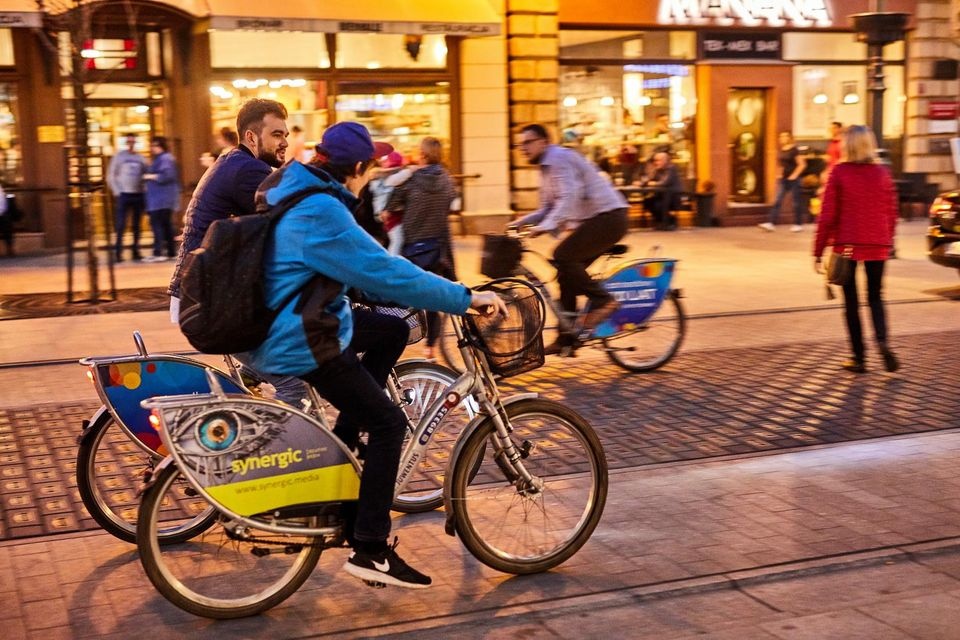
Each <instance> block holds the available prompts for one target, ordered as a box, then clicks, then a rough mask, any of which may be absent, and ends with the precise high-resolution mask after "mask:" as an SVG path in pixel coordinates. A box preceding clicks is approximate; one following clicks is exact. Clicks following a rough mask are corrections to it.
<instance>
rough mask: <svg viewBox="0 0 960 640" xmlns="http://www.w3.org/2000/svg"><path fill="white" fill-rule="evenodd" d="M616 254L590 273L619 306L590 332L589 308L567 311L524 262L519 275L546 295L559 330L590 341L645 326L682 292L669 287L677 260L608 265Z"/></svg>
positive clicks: (645, 259) (528, 250)
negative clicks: (670, 298) (586, 320)
mask: <svg viewBox="0 0 960 640" xmlns="http://www.w3.org/2000/svg"><path fill="white" fill-rule="evenodd" d="M523 253H529V254H533V255H536V256H539V257H540V258H542V259H543V260H546V261H547V262H550V261H549V260H548V259H547V258H545V257H544V256H542V255H541V254H539V253H537V252H536V251H533V250H532V249H528V248H526V247H524V248H523ZM616 257H617V256H615V255H612V254H609V253H608V254H605V259H604V261H603V262H602V263H601V265H600V267H599V268H594V269H592V270H591V274H590V275H591V277H593V278H594V279H595V280H600V281H601V282H602V284H603V286H604V288H605V289H606V290H607V291H608V292H609V293H610V294H611V295H612V296H613V297H614V298H615V299H616V300H617V302H619V303H620V305H621V306H620V309H618V310H617V311H616V312H615V313H614V314H613V315H612V316H611V317H610V318H608V319H606V320H604V321H603V322H602V323H600V324H599V325H597V326H596V327H595V328H594V329H593V330H592V331H589V332H586V331H584V330H583V320H584V318H585V317H586V314H587V311H588V310H587V309H583V310H581V311H579V312H568V311H564V310H563V309H561V308H560V305H559V304H558V302H557V301H556V300H555V299H554V298H553V295H552V294H551V293H550V290H549V288H548V287H547V283H546V282H544V281H543V280H541V279H540V278H539V277H538V276H537V275H536V274H535V273H534V272H533V271H532V270H530V269H529V268H528V267H527V266H526V265H524V264H523V263H522V262H521V263H520V264H519V265H518V266H517V270H516V271H517V275H519V276H520V277H522V278H524V279H526V280H528V281H529V282H530V284H531V285H533V286H534V288H536V289H537V291H538V292H539V293H540V295H541V296H543V299H544V301H545V302H546V304H547V306H548V307H549V308H550V310H551V311H553V314H554V315H555V316H556V318H557V323H558V325H559V328H560V330H561V331H562V332H565V333H569V334H572V335H575V336H577V337H578V340H579V341H580V342H581V343H583V344H587V343H590V342H595V341H598V340H603V339H606V338H610V337H613V336H615V335H617V334H618V333H620V332H621V331H624V330H627V329H626V328H627V327H632V326H636V325H642V324H643V323H644V322H646V320H647V319H649V318H650V317H651V316H652V315H653V314H654V313H655V312H656V310H657V309H658V308H659V306H660V305H661V304H662V303H663V301H664V300H665V299H666V298H667V297H668V296H671V295H680V294H679V292H678V291H677V290H675V289H672V288H671V287H670V283H671V279H672V277H673V273H674V270H675V267H676V262H677V261H676V260H673V259H670V258H659V257H653V258H641V259H637V260H631V261H629V262H627V263H626V264H623V265H620V266H619V267H618V268H617V269H615V270H611V269H609V268H608V265H609V264H610V261H611V260H614V259H615V258H616ZM601 274H605V275H601Z"/></svg>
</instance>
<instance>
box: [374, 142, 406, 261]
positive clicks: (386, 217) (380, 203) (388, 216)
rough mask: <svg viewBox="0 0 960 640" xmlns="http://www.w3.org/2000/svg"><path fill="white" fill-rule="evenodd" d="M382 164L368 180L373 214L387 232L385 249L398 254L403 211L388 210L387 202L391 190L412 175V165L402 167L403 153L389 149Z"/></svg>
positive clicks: (400, 242) (401, 241)
mask: <svg viewBox="0 0 960 640" xmlns="http://www.w3.org/2000/svg"><path fill="white" fill-rule="evenodd" d="M382 163H383V164H382V165H381V166H380V168H379V169H378V170H377V174H376V176H374V178H373V180H371V181H370V191H371V193H373V214H374V215H375V216H377V218H378V219H379V220H380V222H381V223H382V224H383V228H384V230H385V231H386V232H387V238H388V239H389V243H388V245H387V251H389V252H390V255H392V256H398V255H400V251H401V250H402V249H403V211H399V210H398V211H390V210H388V209H387V202H389V201H390V195H391V194H392V193H393V190H394V189H395V188H396V187H397V186H399V185H401V184H403V183H404V182H406V181H407V180H409V179H410V176H412V175H413V168H412V167H404V166H403V164H404V159H403V154H401V153H400V152H399V151H391V152H390V153H389V154H387V156H386V157H384V158H383V159H382Z"/></svg>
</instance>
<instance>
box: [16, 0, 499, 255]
mask: <svg viewBox="0 0 960 640" xmlns="http://www.w3.org/2000/svg"><path fill="white" fill-rule="evenodd" d="M85 6H86V7H87V9H88V10H89V13H87V14H84V15H82V16H81V15H80V14H77V13H76V12H75V11H74V12H72V13H73V14H75V15H74V16H72V17H70V18H67V17H65V16H70V13H67V14H57V15H53V14H49V13H48V14H44V13H42V12H40V11H39V10H38V7H37V3H35V2H30V1H29V0H0V172H2V180H3V184H4V185H5V186H7V187H14V186H17V185H19V186H20V187H21V188H23V189H33V190H36V191H41V190H43V191H50V192H52V193H56V194H58V195H57V197H59V198H60V201H59V202H58V203H54V202H46V201H45V202H40V201H39V200H37V201H36V202H31V203H30V205H29V206H28V207H26V209H27V210H28V213H32V217H31V218H30V221H29V223H24V224H22V225H21V228H20V229H19V230H20V231H36V232H38V235H39V234H43V236H44V238H43V240H42V241H43V243H44V244H45V245H46V246H47V247H59V246H63V244H64V243H65V241H66V233H65V226H66V223H65V219H66V218H65V216H66V214H65V211H64V210H63V209H64V208H65V205H64V202H63V193H64V190H65V188H66V186H67V184H68V183H69V182H70V181H71V180H73V179H74V178H75V171H74V170H73V169H72V168H71V167H72V165H71V160H70V159H69V158H68V157H67V156H68V155H69V153H70V152H69V150H68V151H67V153H66V154H65V151H64V150H65V148H67V147H69V143H70V141H72V140H73V139H74V136H73V132H74V130H75V127H74V122H75V118H74V114H73V113H72V105H73V102H72V101H71V96H72V95H73V87H75V86H76V84H75V83H74V84H73V86H71V84H72V83H71V81H70V80H71V76H70V73H69V69H70V68H71V67H70V60H69V55H68V54H67V51H68V50H69V46H70V45H71V44H72V45H76V44H77V42H76V41H77V40H78V39H77V38H73V39H71V38H70V37H69V36H68V35H66V33H67V32H74V33H78V32H80V31H81V30H82V32H83V34H84V35H83V37H82V38H81V39H82V43H80V44H81V45H82V47H83V54H82V55H83V63H82V64H83V65H84V67H85V72H86V75H85V78H86V81H85V84H84V85H83V86H84V87H85V90H84V93H85V100H84V105H85V112H86V119H85V120H86V122H87V125H88V129H89V135H88V138H87V142H88V145H89V147H90V150H91V153H92V154H94V155H97V156H98V157H99V158H100V159H99V160H94V161H92V162H91V166H92V167H93V169H92V172H91V175H90V179H92V180H98V179H101V178H102V172H103V167H105V166H106V165H107V163H108V162H109V159H110V157H111V156H112V155H113V154H114V153H115V152H116V150H117V149H118V148H121V142H122V139H123V137H124V136H125V135H127V134H130V133H133V134H135V135H137V136H138V139H139V141H138V144H137V149H138V150H140V151H141V152H143V153H144V154H146V153H147V152H148V149H149V144H148V142H149V138H150V136H153V135H166V136H167V137H168V138H169V139H170V141H171V143H172V147H173V151H174V154H175V156H176V157H177V158H178V160H179V162H180V165H181V173H182V179H183V182H184V186H185V187H186V193H187V194H189V191H190V189H191V187H192V186H193V185H195V184H196V183H197V181H198V180H199V178H200V176H201V175H202V172H203V171H204V169H205V167H204V163H203V161H202V159H203V156H204V155H205V154H210V153H216V152H217V151H218V146H219V144H220V140H219V139H218V134H219V132H220V130H221V129H223V128H228V129H231V130H232V129H234V128H235V122H236V113H237V110H238V108H239V105H240V104H241V103H242V102H243V101H244V100H246V99H248V98H251V97H255V96H260V97H269V98H273V99H276V100H279V101H280V102H282V103H284V104H285V106H286V107H287V108H288V110H289V113H290V119H289V121H288V125H289V126H290V127H291V129H293V127H296V130H295V131H296V132H297V133H296V134H295V135H292V136H291V145H292V146H293V148H294V153H295V154H296V155H297V156H298V157H299V158H301V159H306V158H308V157H309V155H310V150H311V149H312V147H313V145H314V144H315V143H316V141H317V140H318V139H319V137H320V135H321V133H322V132H323V130H324V129H325V128H326V127H327V126H328V125H330V124H332V123H334V122H337V121H342V120H358V121H361V122H363V123H364V124H366V125H367V126H368V127H369V128H370V129H371V132H372V133H373V135H374V136H375V137H377V138H380V139H386V140H389V141H390V142H392V143H393V144H394V145H395V146H396V147H397V148H398V149H400V150H401V151H402V152H404V153H405V154H406V155H408V156H409V157H410V158H412V159H415V158H416V149H417V147H418V145H419V142H420V140H421V139H422V138H423V137H424V136H428V135H429V136H435V137H437V138H439V139H440V140H441V141H442V142H443V143H444V148H445V151H446V154H447V157H446V161H447V164H448V166H449V167H450V169H451V172H452V173H455V174H457V173H463V172H465V170H466V169H469V168H470V167H466V166H465V164H464V162H463V148H464V144H465V133H464V129H465V128H469V125H468V126H467V127H465V125H464V120H465V119H466V120H469V119H470V118H469V114H470V111H471V109H472V108H473V107H471V106H470V105H469V104H467V106H466V107H465V106H464V103H465V102H467V103H469V101H470V100H471V99H472V94H471V95H469V96H466V98H465V97H464V92H465V87H469V86H471V85H470V82H471V81H470V80H468V81H467V82H466V83H465V82H464V81H463V79H462V76H463V69H464V64H465V63H464V57H465V56H464V53H463V51H464V49H465V48H466V49H469V47H468V46H467V44H468V43H469V42H470V41H471V40H474V39H478V38H480V39H482V38H485V37H493V38H496V37H497V36H498V34H499V33H500V31H501V28H502V19H503V18H502V15H501V14H500V13H498V12H497V11H496V10H495V9H494V8H493V5H492V4H491V3H490V2H489V1H488V0H466V1H464V2H458V3H455V4H454V3H446V2H440V1H439V0H411V1H409V2H403V3H380V2H374V1H373V0H355V1H354V2H351V3H348V4H343V5H330V4H317V3H315V2H308V1H306V0H302V1H290V2H283V3H275V4H274V5H267V4H264V3H263V2H260V1H255V0H188V1H173V0H154V1H151V0H138V1H137V2H135V3H115V2H94V3H90V4H89V5H85ZM54 25H55V26H56V27H57V28H56V29H54V30H56V31H60V33H61V35H60V37H59V42H58V43H57V44H58V45H59V50H60V51H59V55H56V54H54V53H53V51H54V50H55V49H56V47H57V44H54V46H53V47H48V46H45V43H44V42H43V38H42V37H40V35H39V33H38V32H35V31H34V30H33V29H29V28H18V27H41V26H47V27H51V26H54ZM71 25H74V26H75V27H76V28H72V27H71ZM494 62H496V63H499V64H501V65H502V64H503V57H501V58H499V59H496V60H494ZM506 109H507V106H506V104H505V102H504V104H502V105H501V106H500V110H501V112H505V111H506ZM20 113H23V114H25V115H24V116H23V117H22V116H21V115H20ZM505 128H506V118H505V117H503V130H502V131H501V132H499V135H500V136H501V138H502V139H503V140H504V141H505V140H506V131H505ZM475 129H476V127H474V131H472V132H468V135H469V137H471V138H479V139H482V138H483V135H482V134H479V135H478V132H477V131H475ZM504 146H505V145H504ZM505 171H506V170H505V169H504V173H505ZM496 179H500V180H501V182H502V183H503V184H502V185H501V190H503V191H504V193H505V190H504V187H505V182H506V179H505V178H503V177H502V176H497V177H496ZM478 192H479V191H478ZM482 199H483V198H482V197H480V196H478V197H477V202H478V203H479V202H480V201H481V200H482ZM500 200H501V201H505V200H506V196H503V197H501V198H500ZM28 226H29V228H28Z"/></svg>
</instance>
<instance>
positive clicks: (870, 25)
mask: <svg viewBox="0 0 960 640" xmlns="http://www.w3.org/2000/svg"><path fill="white" fill-rule="evenodd" d="M909 17H910V14H909V13H900V12H872V13H855V14H853V15H851V16H850V20H851V21H852V22H853V27H854V29H856V30H857V42H865V43H866V44H867V58H868V63H869V65H868V68H867V113H868V114H869V115H870V128H871V129H873V133H874V134H875V135H876V136H877V141H878V142H880V146H883V142H882V141H883V92H884V91H886V89H887V87H886V85H884V84H883V77H884V76H883V48H884V47H885V46H886V45H888V44H890V43H891V42H896V41H898V40H903V37H904V31H905V27H906V24H907V19H908V18H909Z"/></svg>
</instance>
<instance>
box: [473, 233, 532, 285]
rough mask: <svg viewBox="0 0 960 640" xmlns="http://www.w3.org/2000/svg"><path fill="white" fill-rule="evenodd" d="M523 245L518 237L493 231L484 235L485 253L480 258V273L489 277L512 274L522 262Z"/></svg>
mask: <svg viewBox="0 0 960 640" xmlns="http://www.w3.org/2000/svg"><path fill="white" fill-rule="evenodd" d="M522 254H523V245H522V244H521V243H520V240H519V239H517V238H512V237H510V236H501V235H496V234H493V233H485V234H484V235H483V254H482V256H481V258H480V273H482V274H483V275H485V276H487V277H488V278H507V277H509V276H512V275H513V274H514V272H515V271H516V269H517V266H518V265H519V264H520V256H521V255H522Z"/></svg>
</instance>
